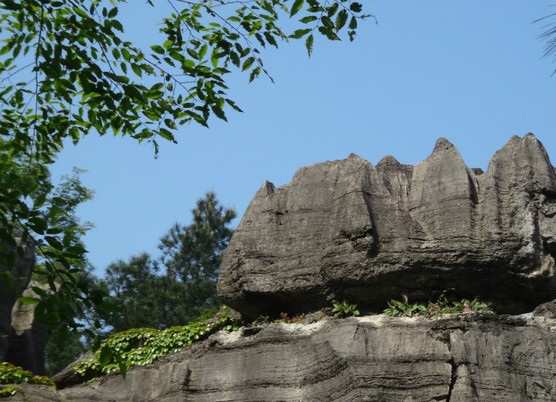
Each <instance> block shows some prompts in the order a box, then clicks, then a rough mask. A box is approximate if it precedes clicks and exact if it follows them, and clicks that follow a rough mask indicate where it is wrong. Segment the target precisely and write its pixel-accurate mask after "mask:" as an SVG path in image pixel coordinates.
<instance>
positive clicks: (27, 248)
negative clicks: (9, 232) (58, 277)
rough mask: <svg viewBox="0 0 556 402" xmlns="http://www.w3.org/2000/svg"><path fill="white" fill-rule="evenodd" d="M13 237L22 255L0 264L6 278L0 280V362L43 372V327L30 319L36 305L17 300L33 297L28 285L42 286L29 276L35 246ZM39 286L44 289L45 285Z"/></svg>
mask: <svg viewBox="0 0 556 402" xmlns="http://www.w3.org/2000/svg"><path fill="white" fill-rule="evenodd" d="M15 240H16V241H17V242H18V246H21V247H22V248H23V251H24V253H23V255H22V256H19V255H18V256H17V258H16V259H15V263H14V264H13V266H12V267H7V266H2V267H0V274H2V273H4V274H6V273H9V275H8V277H9V278H10V280H9V282H6V281H4V280H0V361H2V362H10V363H12V364H15V365H17V366H21V367H23V368H24V369H26V370H30V371H32V372H33V373H35V374H44V373H45V367H44V348H45V346H46V341H47V338H48V334H47V330H46V328H45V327H44V326H42V325H41V324H39V323H38V322H36V321H35V319H34V318H35V314H34V313H35V307H36V305H35V304H24V303H21V302H19V301H18V300H17V299H18V298H19V297H21V296H33V297H36V296H37V295H36V294H35V293H34V292H33V291H32V289H31V287H33V286H38V287H41V286H43V285H41V284H39V283H37V282H36V281H33V280H32V279H31V277H32V273H33V269H34V267H35V247H34V244H33V243H32V242H26V243H22V242H21V240H20V238H18V237H16V239H15ZM4 246H5V247H6V245H5V244H4ZM7 251H8V252H13V248H12V247H9V246H7ZM43 287H44V290H48V285H45V286H43Z"/></svg>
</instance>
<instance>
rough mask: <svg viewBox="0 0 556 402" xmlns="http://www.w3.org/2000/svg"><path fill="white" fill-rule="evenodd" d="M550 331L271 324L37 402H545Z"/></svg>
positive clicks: (465, 322)
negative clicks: (63, 401) (123, 375)
mask: <svg viewBox="0 0 556 402" xmlns="http://www.w3.org/2000/svg"><path fill="white" fill-rule="evenodd" d="M555 324H556V321H554V320H547V319H543V318H536V319H530V318H525V317H517V316H514V317H494V316H480V315H474V314H470V315H460V316H455V317H449V318H441V319H437V320H428V319H415V318H413V319H409V318H391V317H386V316H383V315H382V316H368V317H362V318H349V319H344V320H324V321H320V322H317V323H314V324H310V325H303V324H282V323H277V324H269V325H263V326H259V327H251V328H244V329H243V330H242V331H241V332H239V333H231V334H227V333H218V334H215V335H213V336H212V337H210V338H209V339H208V340H206V341H203V342H200V343H198V344H195V345H193V346H192V347H190V348H188V349H185V350H184V351H182V352H179V353H176V354H173V355H169V356H167V357H166V358H163V359H161V360H159V361H157V362H155V363H154V364H153V365H150V366H145V367H136V368H134V369H132V370H130V371H129V372H128V373H127V377H126V379H125V380H124V379H123V378H122V377H121V376H119V375H110V376H107V377H104V378H103V379H101V380H100V381H96V382H94V383H90V384H84V385H80V386H74V387H70V388H66V389H63V390H60V391H58V392H57V393H55V392H52V391H49V392H48V393H42V396H41V398H43V399H38V400H40V401H45V402H48V401H61V400H70V401H73V402H92V401H112V402H116V401H122V402H123V401H135V402H143V401H144V402H147V401H161V402H174V401H176V402H177V401H195V402H203V401H206V402H209V401H210V402H214V401H268V402H272V401H319V402H326V401H346V402H348V401H349V402H352V401H377V402H378V401H380V402H389V401H392V402H398V401H409V400H411V401H416V402H417V401H446V402H454V401H461V402H464V401H465V402H469V401H553V400H554V397H553V395H556V382H555V381H554V378H556V367H555V366H554V362H553V361H554V355H555V353H556V333H555V332H554V331H555V328H556V327H554V325H555ZM28 388H29V389H28V392H35V393H37V392H36V389H34V388H32V387H28ZM14 400H15V399H14Z"/></svg>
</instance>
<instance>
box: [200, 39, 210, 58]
mask: <svg viewBox="0 0 556 402" xmlns="http://www.w3.org/2000/svg"><path fill="white" fill-rule="evenodd" d="M207 50H208V46H207V44H206V43H205V44H204V45H203V46H201V49H199V59H202V58H203V57H205V55H206V54H207Z"/></svg>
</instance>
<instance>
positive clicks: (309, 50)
mask: <svg viewBox="0 0 556 402" xmlns="http://www.w3.org/2000/svg"><path fill="white" fill-rule="evenodd" d="M313 39H314V38H313V35H312V34H311V35H309V36H307V39H306V40H305V47H306V48H307V55H309V57H311V53H313Z"/></svg>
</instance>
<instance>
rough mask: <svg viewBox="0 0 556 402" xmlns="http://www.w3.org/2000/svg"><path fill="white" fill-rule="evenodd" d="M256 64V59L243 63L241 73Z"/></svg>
mask: <svg viewBox="0 0 556 402" xmlns="http://www.w3.org/2000/svg"><path fill="white" fill-rule="evenodd" d="M254 62H255V58H254V57H249V58H248V59H247V60H245V61H244V62H243V67H241V71H245V70H249V69H250V68H251V66H252V65H253V63H254Z"/></svg>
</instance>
